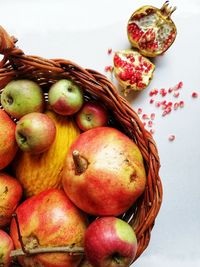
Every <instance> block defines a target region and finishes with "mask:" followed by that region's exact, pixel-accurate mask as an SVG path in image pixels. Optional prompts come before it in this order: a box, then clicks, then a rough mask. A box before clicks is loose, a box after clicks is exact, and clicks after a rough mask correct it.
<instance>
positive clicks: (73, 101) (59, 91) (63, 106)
mask: <svg viewBox="0 0 200 267" xmlns="http://www.w3.org/2000/svg"><path fill="white" fill-rule="evenodd" d="M48 95H49V103H50V105H51V107H52V109H53V110H54V111H55V112H56V113H58V114H60V115H72V114H74V113H76V112H77V111H79V109H80V108H81V107H82V105H83V101H84V99H83V92H82V90H81V88H80V87H79V86H78V85H77V84H75V83H74V82H73V81H71V80H67V79H62V80H59V81H57V82H56V83H55V84H53V85H52V86H51V88H50V89H49V94H48Z"/></svg>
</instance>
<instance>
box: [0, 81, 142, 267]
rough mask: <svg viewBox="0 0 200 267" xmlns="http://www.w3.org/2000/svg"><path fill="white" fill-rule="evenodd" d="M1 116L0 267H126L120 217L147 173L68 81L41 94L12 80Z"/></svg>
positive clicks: (131, 251) (103, 115)
mask: <svg viewBox="0 0 200 267" xmlns="http://www.w3.org/2000/svg"><path fill="white" fill-rule="evenodd" d="M1 107H2V109H0V228H1V230H0V266H14V262H15V261H17V262H18V264H20V265H21V266H24V267H29V266H45V267H50V266H57V267H63V266H68V267H77V266H82V267H83V266H95V267H98V266H124V267H125V266H129V265H130V264H131V262H133V260H134V258H135V255H136V252H137V238H136V234H135V233H134V230H133V228H132V227H131V226H130V225H129V224H128V223H127V222H125V221H124V220H122V218H121V216H122V215H123V214H124V213H125V212H126V211H127V210H128V209H129V208H130V207H131V206H133V204H134V203H135V202H136V200H138V198H139V197H140V196H141V194H142V193H143V192H144V189H145V185H146V172H145V167H144V162H143V157H142V154H141V152H140V150H139V148H138V146H137V145H136V143H134V142H133V140H131V139H130V138H129V137H127V136H126V135H125V134H124V133H123V132H122V131H120V130H119V129H116V127H114V126H113V125H112V122H111V121H112V120H111V110H109V108H108V107H107V106H104V105H103V104H100V103H99V102H98V101H97V100H92V99H89V98H87V97H86V96H85V95H84V92H83V90H82V88H81V87H80V86H79V85H78V84H76V83H75V82H73V81H72V80H70V79H59V80H58V81H57V82H55V83H53V84H52V85H51V86H49V88H48V91H47V92H46V93H44V90H43V89H42V88H41V86H40V85H39V84H38V83H36V82H34V81H32V80H29V79H16V80H12V81H10V82H9V83H8V84H7V85H6V86H5V87H4V88H3V89H2V93H1ZM82 260H83V261H82Z"/></svg>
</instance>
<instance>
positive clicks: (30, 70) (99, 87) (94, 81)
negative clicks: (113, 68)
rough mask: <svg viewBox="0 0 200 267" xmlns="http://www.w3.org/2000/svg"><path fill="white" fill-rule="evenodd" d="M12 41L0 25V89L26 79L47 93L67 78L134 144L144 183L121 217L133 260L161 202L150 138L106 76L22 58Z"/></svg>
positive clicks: (61, 61)
mask: <svg viewBox="0 0 200 267" xmlns="http://www.w3.org/2000/svg"><path fill="white" fill-rule="evenodd" d="M16 42H17V39H16V38H15V37H13V36H10V35H9V34H8V33H7V32H6V31H5V30H4V29H3V28H2V27H1V26H0V54H2V55H3V58H2V60H1V61H0V90H1V89H3V88H4V87H5V85H6V84H7V83H8V82H9V81H11V80H13V79H20V78H28V79H32V80H34V81H36V82H37V83H38V84H40V85H41V87H42V88H43V90H44V92H45V91H46V92H47V91H48V88H49V86H50V85H51V84H52V83H54V82H55V81H57V80H59V79H62V78H69V79H71V80H73V81H74V82H76V83H77V84H78V85H80V86H81V87H82V88H83V90H84V93H85V95H87V97H90V98H94V99H98V101H100V102H102V103H104V104H105V105H106V106H107V107H108V108H109V109H110V110H111V111H112V114H113V117H114V120H115V122H116V124H115V126H116V128H120V130H122V131H123V132H124V133H125V134H126V135H127V136H129V137H130V138H131V139H133V140H134V141H135V142H136V144H137V145H138V147H139V149H140V151H141V153H142V155H143V158H144V163H145V168H146V173H147V184H146V188H145V192H144V193H143V195H142V196H141V197H140V198H139V200H138V201H137V203H135V204H134V206H133V207H132V208H131V209H129V210H128V211H127V212H126V213H125V214H123V216H122V218H123V219H124V220H126V221H127V222H128V223H129V224H130V225H131V226H132V227H133V229H134V230H135V232H136V236H137V239H138V251H137V255H136V258H135V259H137V258H138V257H139V256H140V255H141V253H142V252H143V251H144V250H145V249H146V247H147V246H148V244H149V241H150V236H151V230H152V228H153V225H154V222H155V218H156V216H157V214H158V212H159V209H160V206H161V203H162V184H161V180H160V177H159V168H160V160H159V156H158V151H157V147H156V144H155V142H154V140H153V138H152V135H151V134H150V133H149V132H148V131H147V130H146V129H145V128H144V125H143V123H142V122H141V121H140V119H139V117H138V115H137V113H136V112H135V111H134V110H133V109H132V108H131V107H130V105H129V103H128V102H127V101H126V100H125V99H124V98H123V97H122V96H120V95H119V94H118V92H117V90H116V88H115V86H114V85H113V84H112V83H111V82H110V81H109V80H108V79H107V77H105V76H104V75H102V74H100V73H98V72H96V71H94V70H91V69H84V68H82V67H80V66H79V65H77V64H75V63H74V62H71V61H69V60H65V59H53V60H49V59H44V58H41V57H38V56H29V55H25V54H24V52H23V51H22V50H21V49H19V48H17V47H16V45H15V44H16Z"/></svg>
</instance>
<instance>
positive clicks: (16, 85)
mask: <svg viewBox="0 0 200 267" xmlns="http://www.w3.org/2000/svg"><path fill="white" fill-rule="evenodd" d="M1 104H2V106H3V108H4V109H5V111H6V112H7V113H8V114H10V115H11V116H13V117H14V118H17V119H19V118H21V117H22V116H24V115H25V114H28V113H31V112H43V110H44V96H43V92H42V89H41V88H40V86H39V85H38V84H37V83H35V82H33V81H30V80H14V81H11V82H9V83H8V84H7V85H6V87H5V88H4V89H3V92H2V94H1Z"/></svg>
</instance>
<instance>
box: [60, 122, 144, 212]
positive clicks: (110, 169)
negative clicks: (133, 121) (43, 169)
mask: <svg viewBox="0 0 200 267" xmlns="http://www.w3.org/2000/svg"><path fill="white" fill-rule="evenodd" d="M77 152H78V153H77ZM77 161H78V163H77ZM62 181H63V188H64V190H65V192H66V194H67V195H68V197H69V198H70V199H71V201H72V202H74V203H75V205H76V206H77V207H79V208H80V209H82V210H84V211H85V212H87V213H89V214H93V215H97V216H103V215H113V216H114V215H115V216H116V215H120V214H122V213H123V212H125V211H126V210H127V209H129V208H130V207H131V205H132V204H133V203H134V202H135V201H136V200H137V199H138V197H139V196H140V195H141V194H142V193H143V191H144V188H145V184H146V173H145V168H144V164H143V158H142V154H141V152H140V150H139V148H138V147H137V145H136V144H135V143H134V142H133V141H132V140H131V139H130V138H129V137H127V136H126V135H125V134H123V133H122V132H120V131H119V130H117V129H114V128H112V127H97V128H93V129H91V130H88V131H86V132H84V133H82V134H80V135H79V137H78V138H77V139H76V140H75V142H74V143H73V144H72V146H71V147H70V150H69V153H68V157H67V158H66V162H65V166H64V170H63V179H62Z"/></svg>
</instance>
